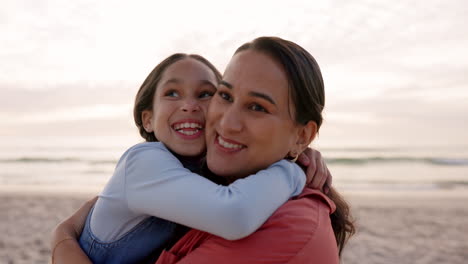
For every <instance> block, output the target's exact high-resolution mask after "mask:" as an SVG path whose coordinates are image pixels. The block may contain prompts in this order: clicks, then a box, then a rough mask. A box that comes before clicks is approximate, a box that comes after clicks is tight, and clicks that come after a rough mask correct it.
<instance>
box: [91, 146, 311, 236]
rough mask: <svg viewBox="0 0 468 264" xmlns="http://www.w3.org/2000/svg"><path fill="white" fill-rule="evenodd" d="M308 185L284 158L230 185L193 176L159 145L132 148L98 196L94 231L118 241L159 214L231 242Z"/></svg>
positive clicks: (298, 168)
mask: <svg viewBox="0 0 468 264" xmlns="http://www.w3.org/2000/svg"><path fill="white" fill-rule="evenodd" d="M304 185H305V174H304V172H303V170H302V169H301V168H300V167H299V166H298V165H296V164H295V163H291V162H289V161H286V160H281V161H278V162H276V163H274V164H273V165H271V166H270V167H269V168H267V169H265V170H262V171H259V172H257V173H256V174H254V175H251V176H249V177H246V178H244V179H238V180H236V181H235V182H233V183H232V184H230V185H229V186H223V185H218V184H216V183H213V182H212V181H210V180H208V179H206V178H204V177H202V176H200V175H198V174H195V173H192V172H190V170H188V169H186V168H184V167H183V165H182V163H181V162H180V161H179V160H178V159H177V158H176V157H175V156H174V155H173V154H172V153H171V152H170V151H169V150H168V149H167V148H166V147H165V146H164V145H163V144H162V143H160V142H146V143H141V144H137V145H135V146H133V147H131V148H130V149H128V150H127V151H126V152H125V153H124V154H123V156H122V157H121V158H120V160H119V162H118V163H117V166H116V169H115V172H114V174H113V176H112V178H111V179H110V180H109V182H108V183H107V185H106V187H105V188H104V190H103V191H102V193H101V194H100V195H99V199H98V201H97V202H96V205H95V207H94V210H93V214H92V216H91V230H92V232H93V233H94V235H95V236H97V238H98V239H100V240H101V241H107V242H111V241H115V240H117V239H118V238H120V237H122V236H123V235H124V234H125V233H127V232H128V231H129V230H131V229H132V228H133V227H135V226H136V225H137V224H138V223H140V222H141V221H142V220H144V219H146V218H147V217H150V216H156V217H159V218H163V219H166V220H169V221H172V222H176V223H179V224H182V225H185V226H188V227H191V228H195V229H199V230H202V231H206V232H209V233H212V234H214V235H217V236H220V237H223V238H225V239H229V240H235V239H240V238H243V237H245V236H248V235H250V234H251V233H253V232H254V231H255V230H257V229H258V228H259V227H260V226H261V225H262V224H263V223H264V222H265V221H266V220H267V219H268V218H269V217H270V216H271V214H273V212H274V211H275V210H276V209H277V208H279V207H280V206H281V205H282V204H283V203H284V202H286V201H287V200H288V199H289V198H291V197H292V196H296V195H298V194H300V192H301V191H302V189H303V188H304Z"/></svg>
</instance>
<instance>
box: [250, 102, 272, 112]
mask: <svg viewBox="0 0 468 264" xmlns="http://www.w3.org/2000/svg"><path fill="white" fill-rule="evenodd" d="M249 109H250V110H253V111H256V112H264V113H268V111H267V110H266V109H265V107H263V106H261V105H259V104H253V105H251V106H250V107H249Z"/></svg>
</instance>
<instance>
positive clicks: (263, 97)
mask: <svg viewBox="0 0 468 264" xmlns="http://www.w3.org/2000/svg"><path fill="white" fill-rule="evenodd" d="M249 95H250V96H254V97H260V98H262V99H265V100H267V101H268V102H270V103H272V104H273V105H276V103H275V101H274V100H273V99H272V98H271V97H270V96H268V95H266V94H264V93H259V92H249Z"/></svg>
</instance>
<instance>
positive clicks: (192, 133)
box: [179, 129, 199, 136]
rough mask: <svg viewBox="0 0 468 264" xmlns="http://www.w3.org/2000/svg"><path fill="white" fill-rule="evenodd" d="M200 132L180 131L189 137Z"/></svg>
mask: <svg viewBox="0 0 468 264" xmlns="http://www.w3.org/2000/svg"><path fill="white" fill-rule="evenodd" d="M198 131H199V130H198V129H197V130H194V131H185V130H179V133H182V134H184V135H187V136H191V135H195V134H196V133H198Z"/></svg>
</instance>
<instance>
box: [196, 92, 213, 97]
mask: <svg viewBox="0 0 468 264" xmlns="http://www.w3.org/2000/svg"><path fill="white" fill-rule="evenodd" d="M212 96H213V92H208V91H206V92H202V93H201V94H200V95H199V96H198V98H208V97H212Z"/></svg>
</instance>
